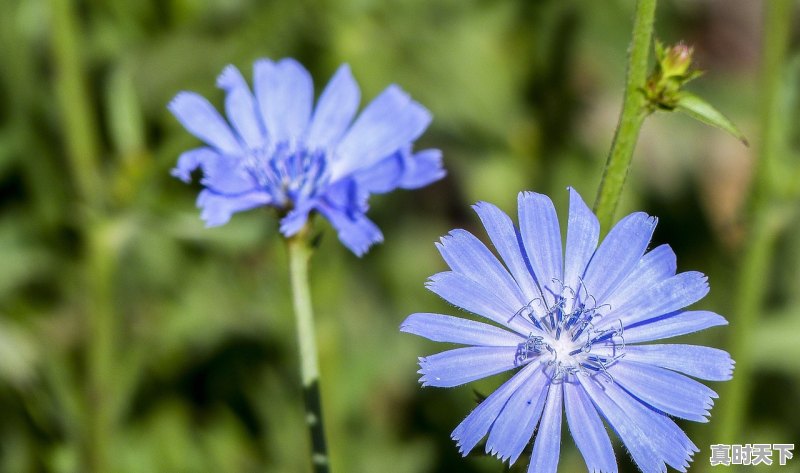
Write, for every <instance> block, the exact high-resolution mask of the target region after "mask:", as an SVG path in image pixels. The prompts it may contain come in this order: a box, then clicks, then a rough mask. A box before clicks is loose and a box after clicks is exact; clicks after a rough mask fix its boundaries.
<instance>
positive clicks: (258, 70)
mask: <svg viewBox="0 0 800 473" xmlns="http://www.w3.org/2000/svg"><path fill="white" fill-rule="evenodd" d="M253 69H254V76H255V79H254V81H253V83H254V86H255V87H254V88H255V92H256V100H257V101H258V106H259V111H260V112H261V119H262V120H263V122H264V128H266V130H267V133H268V135H269V137H270V138H271V140H272V143H273V144H275V145H277V144H278V143H282V142H286V141H288V142H290V143H294V142H296V141H298V140H300V139H302V138H303V136H304V134H305V131H306V128H307V127H308V121H309V117H310V116H311V105H312V102H313V100H314V84H313V82H312V80H311V76H310V75H309V73H308V71H306V69H305V68H304V67H303V66H302V65H301V64H300V63H298V62H297V61H295V60H294V59H283V60H281V61H278V62H277V63H273V62H272V61H269V60H267V59H261V60H258V61H256V63H255V66H254V68H253Z"/></svg>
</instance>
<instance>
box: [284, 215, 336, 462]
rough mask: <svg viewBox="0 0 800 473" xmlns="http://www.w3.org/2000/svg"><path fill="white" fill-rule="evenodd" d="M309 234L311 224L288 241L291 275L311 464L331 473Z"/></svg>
mask: <svg viewBox="0 0 800 473" xmlns="http://www.w3.org/2000/svg"><path fill="white" fill-rule="evenodd" d="M308 233H309V228H308V226H307V227H306V228H304V229H303V230H302V231H300V233H298V234H297V235H295V236H293V237H291V238H289V239H288V240H287V248H288V253H289V275H290V279H291V286H292V302H293V304H294V315H295V321H296V323H297V344H298V347H299V349H300V378H301V380H302V383H303V398H304V400H305V414H306V416H305V420H306V426H307V427H308V430H309V433H310V435H311V464H312V467H313V471H314V472H315V473H328V472H329V471H330V466H329V465H330V462H329V458H328V450H327V446H326V443H325V427H324V425H323V416H322V401H321V396H320V388H319V366H318V362H317V359H318V355H317V342H316V332H315V331H314V314H313V311H312V308H311V293H310V290H309V285H308V266H309V260H310V258H311V253H312V249H311V246H310V242H309V239H308Z"/></svg>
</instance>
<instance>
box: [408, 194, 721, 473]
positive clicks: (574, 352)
mask: <svg viewBox="0 0 800 473" xmlns="http://www.w3.org/2000/svg"><path fill="white" fill-rule="evenodd" d="M475 210H476V211H477V213H478V215H479V217H480V218H481V221H482V222H483V225H484V226H485V227H486V231H487V232H488V234H489V239H490V240H491V242H492V243H493V244H494V247H495V248H496V250H497V252H498V254H499V256H500V260H498V259H497V258H496V257H495V256H494V255H493V254H492V252H491V251H490V250H489V249H488V248H487V247H486V246H485V245H484V244H483V243H481V242H480V240H478V239H477V238H476V237H475V236H473V235H472V234H471V233H468V232H466V231H463V230H453V231H452V232H450V234H449V235H448V236H446V237H444V238H442V241H441V242H440V243H439V244H438V248H439V251H440V252H441V254H442V256H443V257H444V260H445V262H446V263H447V264H448V266H450V269H451V271H446V272H443V273H439V274H436V275H434V276H432V277H431V278H430V280H429V281H428V283H427V286H428V288H429V289H430V290H431V291H433V292H435V293H436V294H438V295H439V296H440V297H442V298H443V299H445V300H446V301H447V302H449V303H451V304H453V305H455V306H457V307H461V308H463V309H465V310H467V311H469V312H472V313H474V314H477V315H479V316H482V317H484V318H486V319H488V320H490V321H491V322H493V323H492V324H487V323H483V322H478V321H474V320H468V319H464V318H460V317H453V316H449V315H441V314H430V313H418V314H412V315H411V316H409V317H408V318H407V319H406V320H405V321H404V322H403V324H402V325H401V330H402V331H404V332H408V333H413V334H416V335H420V336H423V337H425V338H428V339H430V340H434V341H438V342H449V343H456V344H461V345H466V346H465V347H461V348H455V349H452V350H449V351H445V352H442V353H438V354H435V355H432V356H427V357H423V358H420V360H419V364H420V370H419V373H420V374H421V375H422V376H421V378H420V382H421V383H422V385H423V386H437V387H452V386H458V385H461V384H465V383H468V382H470V381H474V380H477V379H480V378H484V377H487V376H490V375H493V374H497V373H501V372H504V371H510V370H517V371H516V372H515V373H514V374H513V376H511V378H510V379H509V380H508V381H506V382H505V383H504V384H503V385H502V386H500V387H499V388H498V389H497V390H496V391H495V392H493V393H492V394H491V395H489V396H488V397H487V398H486V399H484V400H483V401H482V402H481V403H480V404H479V405H478V407H476V408H475V409H474V410H473V411H472V412H471V413H470V414H469V415H468V416H467V417H466V419H464V421H463V422H461V424H460V425H459V426H458V427H456V429H455V430H454V431H453V433H452V437H453V439H454V440H455V441H456V442H457V444H458V446H459V449H460V451H461V453H462V454H464V455H466V454H467V453H469V452H470V451H471V450H472V449H473V448H474V447H475V446H476V445H477V444H478V443H479V442H480V440H481V439H482V438H483V437H485V436H487V435H488V438H487V440H486V452H487V453H490V454H492V455H496V456H497V457H499V458H501V459H502V460H508V461H509V463H514V462H515V461H516V460H517V458H519V456H520V455H521V453H522V451H523V450H524V448H525V446H526V445H527V444H528V443H529V442H530V441H531V438H532V437H534V432H535V431H536V432H537V433H536V435H535V440H534V444H533V452H532V456H531V462H530V467H529V470H528V471H529V472H533V471H536V472H537V473H555V471H556V469H557V466H558V457H559V450H560V437H561V419H562V409H563V411H564V412H566V417H567V422H568V424H569V427H570V432H571V433H572V437H573V439H574V440H575V443H576V444H577V446H578V448H579V449H580V451H581V453H582V454H583V457H584V460H585V461H586V465H587V468H588V470H589V471H592V472H600V473H616V472H617V465H616V461H615V458H614V451H613V448H612V446H611V441H610V439H609V436H608V434H607V432H606V430H605V427H604V425H603V421H602V420H601V416H602V418H604V419H605V420H606V422H607V423H608V424H609V425H610V426H611V427H612V428H613V430H614V431H615V432H616V433H617V434H618V436H619V437H620V439H621V440H622V442H623V443H624V444H625V446H626V447H627V448H628V451H629V452H630V453H631V456H632V457H633V459H634V461H635V462H636V464H637V465H638V466H639V468H640V469H641V470H642V471H643V472H644V473H657V472H658V473H661V472H666V467H667V465H669V466H671V467H673V468H675V469H677V470H679V471H685V470H686V468H687V467H688V465H689V461H691V457H692V455H693V454H694V453H695V452H697V451H698V450H697V447H695V445H694V444H693V443H692V442H691V440H689V438H688V437H687V436H686V434H685V433H684V432H683V431H682V430H681V429H680V428H679V427H678V426H677V424H675V422H674V421H673V420H672V419H671V418H670V416H675V417H680V418H684V419H689V420H694V421H698V422H706V421H707V416H708V415H709V412H708V411H709V409H710V408H711V406H712V404H713V401H712V399H713V398H715V397H716V393H714V391H712V390H711V389H709V388H707V387H706V386H704V385H703V384H701V383H699V382H698V381H695V380H694V379H692V378H691V377H694V378H701V379H707V380H714V381H722V380H727V379H730V377H731V373H732V370H733V361H732V360H731V358H730V356H729V355H728V354H727V353H726V352H724V351H722V350H717V349H714V348H708V347H703V346H694V345H679V344H641V343H642V342H650V341H653V340H659V339H663V338H670V337H674V336H677V335H683V334H686V333H691V332H696V331H698V330H703V329H705V328H709V327H713V326H717V325H724V324H726V323H727V322H726V321H725V319H724V318H723V317H721V316H719V315H717V314H715V313H713V312H708V311H687V310H685V307H687V306H689V305H691V304H693V303H695V302H697V301H698V300H700V299H702V298H703V297H704V296H705V295H706V293H707V292H708V284H707V281H706V278H705V276H703V275H702V274H700V273H697V272H691V271H690V272H685V273H679V274H676V262H675V254H674V253H673V252H672V250H671V249H670V248H669V246H667V245H662V246H659V247H656V248H655V249H653V250H651V251H649V252H648V251H647V247H648V245H649V243H650V238H651V236H652V233H653V230H654V228H655V225H656V219H654V218H652V217H650V216H648V215H647V214H644V213H641V212H638V213H634V214H631V215H628V216H627V217H625V218H623V219H622V220H621V221H620V222H619V223H618V224H617V225H616V226H615V227H614V228H613V229H612V230H611V232H609V234H608V235H607V236H606V238H605V239H604V240H603V242H602V244H600V245H599V246H598V240H599V233H600V226H599V223H598V221H597V218H596V217H595V216H594V214H592V212H591V211H590V210H589V209H588V207H587V206H586V204H585V203H584V202H583V200H582V199H581V198H580V196H579V195H578V194H577V193H576V192H575V191H574V190H570V210H569V222H568V225H567V237H566V246H565V247H564V248H563V251H562V240H561V232H560V228H559V224H558V219H557V217H556V214H555V209H554V208H553V204H552V202H551V201H550V199H548V198H547V197H546V196H543V195H540V194H534V193H531V192H523V193H521V194H520V196H519V228H517V227H516V226H515V225H514V223H513V222H512V221H511V219H510V218H509V217H508V216H507V215H506V214H505V213H503V212H502V211H501V210H499V209H498V208H497V207H495V206H493V205H491V204H488V203H484V202H482V203H479V204H477V205H476V206H475ZM501 261H502V262H501ZM562 406H563V407H562Z"/></svg>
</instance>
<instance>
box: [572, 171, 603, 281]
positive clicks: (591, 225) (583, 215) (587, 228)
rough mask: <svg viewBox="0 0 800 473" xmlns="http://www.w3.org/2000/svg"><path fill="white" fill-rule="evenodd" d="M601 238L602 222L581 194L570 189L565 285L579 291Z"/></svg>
mask: <svg viewBox="0 0 800 473" xmlns="http://www.w3.org/2000/svg"><path fill="white" fill-rule="evenodd" d="M599 237H600V222H598V220H597V217H595V215H594V214H593V213H592V211H591V210H590V209H589V207H587V206H586V203H584V201H583V199H581V196H580V194H578V193H577V192H576V191H575V189H573V188H572V187H570V188H569V220H568V223H567V246H566V249H565V250H564V251H565V252H566V254H565V255H564V285H565V286H567V287H570V288H572V289H573V290H575V291H578V285H579V283H580V279H579V278H580V277H581V276H583V272H584V271H585V270H586V265H587V264H588V263H589V259H590V258H591V257H592V254H594V251H595V250H596V249H597V240H598V238H599Z"/></svg>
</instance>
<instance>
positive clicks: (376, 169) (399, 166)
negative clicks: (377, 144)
mask: <svg viewBox="0 0 800 473" xmlns="http://www.w3.org/2000/svg"><path fill="white" fill-rule="evenodd" d="M410 147H411V146H410V145H408V146H405V147H404V148H410ZM404 153H405V154H408V153H409V151H408V149H404V150H402V151H398V152H396V153H394V154H393V155H391V156H389V157H387V158H385V159H382V160H380V161H378V162H377V163H375V164H373V165H372V166H370V167H368V168H365V169H359V170H358V171H356V172H354V173H353V179H355V180H356V182H358V186H359V187H361V188H362V189H364V190H366V191H367V192H369V193H371V194H383V193H386V192H391V191H393V190H395V189H397V187H398V186H399V185H400V180H401V179H402V177H403V172H404V166H405V161H404V159H403V154H404Z"/></svg>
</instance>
